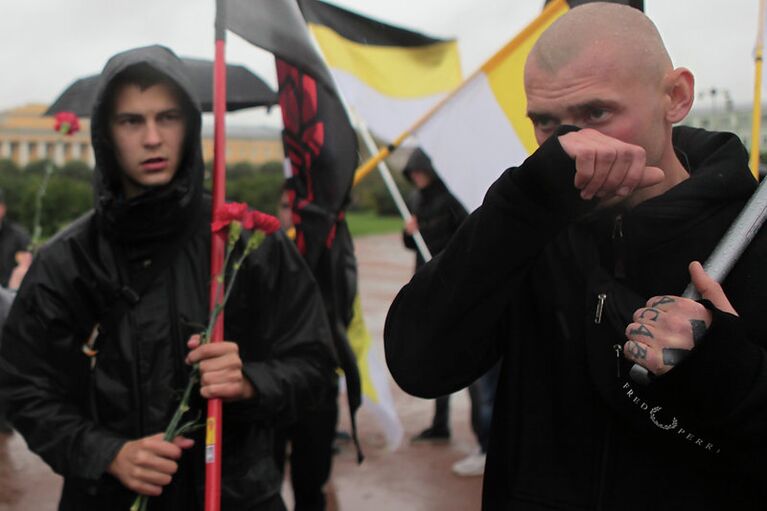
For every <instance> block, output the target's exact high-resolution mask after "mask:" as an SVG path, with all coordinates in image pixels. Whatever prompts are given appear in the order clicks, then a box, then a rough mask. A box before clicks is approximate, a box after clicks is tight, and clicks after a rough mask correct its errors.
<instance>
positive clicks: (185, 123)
mask: <svg viewBox="0 0 767 511" xmlns="http://www.w3.org/2000/svg"><path fill="white" fill-rule="evenodd" d="M191 90H192V89H191V87H190V84H189V83H188V79H187V77H186V75H185V71H184V69H183V64H182V63H181V61H180V60H179V59H178V58H177V57H176V56H175V55H174V54H173V53H172V52H171V51H170V50H168V49H166V48H163V47H159V46H152V47H146V48H139V49H135V50H130V51H127V52H124V53H121V54H118V55H116V56H114V57H113V58H112V59H110V61H109V62H108V63H107V65H106V66H105V68H104V71H103V73H102V75H101V82H100V86H99V94H98V97H97V101H96V104H95V106H94V109H93V115H92V140H93V147H94V151H95V154H96V162H97V164H96V169H95V171H94V188H95V209H94V210H93V211H91V212H90V213H88V214H86V215H85V216H84V217H83V218H81V219H79V220H78V221H76V222H75V223H74V224H73V225H72V226H70V227H69V228H67V229H66V230H64V231H63V232H62V233H60V234H58V235H57V236H56V237H55V238H54V239H53V240H51V241H50V242H49V243H48V244H47V245H46V246H45V247H44V248H43V249H41V250H40V252H39V254H38V256H37V257H36V258H35V261H34V263H33V265H32V267H31V268H30V270H29V272H28V274H27V276H26V279H25V281H24V283H23V285H22V286H21V289H20V290H19V293H18V296H17V298H16V301H15V303H14V305H13V308H12V310H11V313H10V316H9V318H8V321H7V323H6V327H5V330H4V335H3V344H2V348H1V349H0V364H2V365H1V366H0V368H1V369H2V385H3V386H4V387H5V388H6V389H7V392H8V395H9V400H10V417H11V420H12V422H13V424H14V426H15V427H16V429H18V431H19V432H20V433H21V434H22V435H23V436H24V438H25V440H26V441H27V443H28V444H29V446H30V448H31V449H32V450H33V451H34V452H36V453H37V454H39V455H40V456H41V457H42V458H43V459H44V460H45V461H46V462H47V463H48V464H49V465H50V466H51V467H52V468H53V469H54V470H55V471H56V472H58V473H59V474H61V475H63V476H64V489H63V493H62V496H61V502H60V507H59V509H62V510H78V511H82V510H91V509H92V510H105V509H126V510H127V509H128V507H129V506H130V503H131V501H132V499H133V494H134V492H138V493H141V494H145V495H150V496H153V497H154V498H153V500H152V502H151V504H150V508H151V509H165V510H181V509H184V510H194V509H201V508H202V505H201V502H202V494H203V488H204V482H205V481H204V472H205V468H204V467H205V462H204V460H205V457H204V452H203V451H204V443H203V438H202V434H203V433H201V432H200V433H197V434H194V435H193V436H191V437H189V438H184V437H177V438H175V439H174V440H172V441H171V442H166V441H164V440H163V439H162V435H161V432H162V431H163V430H164V429H165V427H166V425H167V424H168V422H169V419H170V416H171V414H172V413H173V410H174V409H175V407H176V405H177V404H178V398H179V395H180V391H181V390H182V389H183V387H184V386H185V384H186V381H187V379H188V373H189V370H190V364H191V363H195V362H200V371H201V388H200V391H199V395H198V396H197V399H196V400H195V401H196V402H194V403H193V406H192V408H193V410H200V411H201V413H202V414H203V415H204V413H205V409H204V406H203V404H204V401H203V400H202V399H199V396H201V397H203V398H214V397H217V398H221V399H223V400H224V401H225V405H224V419H223V420H224V426H223V445H222V457H223V469H222V472H223V474H222V484H221V489H222V508H223V509H242V510H245V509H247V510H254V509H258V510H280V509H284V504H283V503H282V500H281V498H280V495H279V489H280V482H281V481H280V476H279V471H278V470H277V468H276V467H275V465H274V462H273V460H272V456H271V449H272V435H273V428H274V427H275V425H277V424H280V423H281V422H289V421H292V420H295V418H296V416H298V415H299V414H300V413H301V410H302V409H303V408H304V407H306V406H308V404H309V403H311V402H313V401H316V400H317V399H318V398H319V396H318V395H317V392H318V390H317V389H323V388H327V386H328V381H329V379H330V378H331V377H332V375H333V373H332V368H333V362H332V357H331V355H330V351H329V349H328V346H326V345H325V343H324V341H323V339H326V338H327V337H328V335H327V330H326V329H327V324H326V321H325V318H324V311H323V308H322V302H321V299H320V297H319V295H318V293H317V291H316V286H315V284H314V281H313V279H312V278H311V276H310V274H309V272H308V270H307V268H306V266H305V264H304V263H303V261H302V259H301V257H300V255H299V254H298V253H297V252H296V250H295V248H294V246H293V244H292V243H291V242H290V241H289V240H288V239H287V238H286V237H285V236H284V234H283V233H282V232H277V233H275V234H273V235H270V236H268V237H267V238H266V239H265V241H264V242H263V243H262V245H261V247H260V248H259V249H258V250H257V251H255V252H254V253H252V254H251V255H250V256H248V258H247V260H246V263H245V264H244V265H243V267H242V269H241V270H240V274H239V276H238V278H237V284H236V287H235V289H234V290H233V293H232V295H231V297H230V299H229V302H228V304H227V307H226V321H225V339H231V340H234V341H236V342H229V341H225V342H222V343H217V344H207V345H204V346H199V345H198V341H197V339H196V338H195V337H193V334H195V333H199V332H200V331H201V330H202V328H203V325H205V324H206V322H207V317H208V303H209V302H208V293H209V279H210V261H209V253H210V248H209V247H210V229H211V226H210V223H211V213H210V209H211V205H210V199H209V198H208V197H207V196H205V195H204V194H203V189H202V184H203V162H202V154H201V149H200V123H201V115H200V110H199V108H198V106H197V104H196V99H195V98H194V96H193V93H192V92H191ZM86 354H87V355H86ZM193 415H194V413H192V416H193Z"/></svg>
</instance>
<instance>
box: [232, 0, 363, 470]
mask: <svg viewBox="0 0 767 511" xmlns="http://www.w3.org/2000/svg"><path fill="white" fill-rule="evenodd" d="M225 23H226V28H227V29H228V30H231V31H232V32H234V33H235V34H237V35H239V36H240V37H242V38H243V39H245V40H246V41H248V42H250V43H252V44H254V45H256V46H259V47H261V48H263V49H265V50H267V51H269V52H271V53H273V54H274V56H275V59H276V65H277V77H278V81H279V100H280V107H281V110H282V118H283V125H284V129H283V145H284V148H285V155H286V158H287V159H288V161H289V163H290V174H291V176H290V177H289V178H288V180H287V183H288V189H289V193H290V195H291V202H292V207H293V219H294V224H295V228H296V244H297V246H298V248H299V250H300V251H301V253H302V254H303V255H304V258H305V259H306V261H307V262H308V264H309V267H310V268H311V269H312V272H313V273H314V276H315V278H316V280H317V282H318V284H319V287H320V290H321V291H322V294H323V298H324V302H325V306H326V308H327V309H328V318H329V320H330V323H331V325H330V326H331V331H332V335H333V341H334V346H335V349H336V353H337V356H338V359H339V364H340V366H341V368H342V369H343V371H344V375H345V377H346V387H347V397H348V400H349V408H350V410H351V414H352V426H353V428H355V421H354V413H355V411H356V410H357V408H359V405H360V403H361V384H360V377H359V371H358V368H357V362H356V359H355V356H354V353H353V351H352V349H351V346H350V345H349V341H348V339H347V336H346V328H347V326H348V324H349V322H350V321H351V315H352V305H353V300H354V297H355V295H356V284H357V274H356V261H355V258H354V247H353V245H352V240H351V236H350V234H349V230H348V228H347V226H346V221H345V220H344V210H345V208H346V206H347V204H348V202H349V192H350V190H351V187H352V182H353V179H354V171H355V170H356V168H357V163H358V153H357V137H356V134H355V131H354V129H353V128H352V125H351V122H350V121H349V117H348V115H347V113H346V110H345V109H344V106H343V104H342V103H341V100H340V99H339V95H338V92H337V90H336V88H335V84H334V82H333V79H332V77H331V75H330V71H329V70H328V68H327V66H326V65H325V62H324V61H323V59H322V57H321V56H320V54H319V53H318V52H317V50H316V49H315V47H314V44H313V43H312V41H311V39H310V35H309V31H308V29H307V27H306V22H305V21H304V18H303V16H302V14H301V11H300V9H299V7H298V3H297V2H296V1H295V0H226V10H225ZM355 442H356V435H355ZM358 447H359V445H358ZM360 460H361V455H360Z"/></svg>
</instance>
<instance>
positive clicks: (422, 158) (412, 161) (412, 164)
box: [402, 147, 439, 183]
mask: <svg viewBox="0 0 767 511" xmlns="http://www.w3.org/2000/svg"><path fill="white" fill-rule="evenodd" d="M414 170H421V171H424V172H426V173H427V174H430V175H431V177H432V178H434V180H439V176H438V175H437V172H436V171H435V170H434V165H432V163H431V158H429V155H428V154H426V152H425V151H424V150H423V149H421V148H420V147H416V148H415V149H414V150H413V152H412V153H410V157H409V158H408V159H407V163H405V167H404V168H403V169H402V173H403V174H404V175H405V178H407V180H408V181H410V182H411V183H412V182H413V180H412V179H411V177H410V173H411V172H412V171H414Z"/></svg>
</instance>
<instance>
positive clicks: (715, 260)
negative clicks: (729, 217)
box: [629, 179, 767, 385]
mask: <svg viewBox="0 0 767 511" xmlns="http://www.w3.org/2000/svg"><path fill="white" fill-rule="evenodd" d="M765 218H767V179H765V180H763V181H762V183H761V184H760V185H759V188H757V189H756V191H755V192H754V194H753V195H752V196H751V198H750V199H749V201H748V203H747V204H746V205H745V206H744V207H743V211H741V212H740V215H738V218H736V219H735V221H734V222H733V223H732V225H731V226H730V228H729V229H728V230H727V232H726V233H725V234H724V236H723V237H722V239H721V241H719V244H717V246H716V248H715V249H714V251H713V252H712V253H711V255H710V256H709V258H708V260H707V261H706V264H704V265H703V269H704V270H706V273H708V275H709V276H710V277H711V278H712V279H714V280H715V281H717V282H720V283H721V282H722V281H724V279H725V278H727V274H728V273H730V270H731V269H732V267H733V266H735V263H737V262H738V259H739V258H740V256H741V255H742V254H743V251H744V250H746V248H747V247H748V245H749V244H750V243H751V240H753V239H754V236H756V234H757V233H758V232H759V229H761V227H762V224H764V220H765ZM682 296H684V297H685V298H690V299H692V300H697V299H698V298H700V295H699V294H698V292H697V290H696V289H695V287H694V286H693V285H692V283H690V285H688V286H687V289H685V291H684V293H683V294H682ZM629 375H630V376H631V378H632V379H633V380H634V381H635V382H637V383H641V384H643V385H647V384H648V383H650V381H651V377H650V373H649V371H647V369H645V368H644V367H642V366H640V365H638V364H634V366H633V367H632V368H631V371H630V373H629Z"/></svg>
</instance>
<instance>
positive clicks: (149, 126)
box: [144, 121, 162, 147]
mask: <svg viewBox="0 0 767 511" xmlns="http://www.w3.org/2000/svg"><path fill="white" fill-rule="evenodd" d="M161 142H162V136H161V135H160V129H159V127H158V126H157V123H156V122H154V121H148V122H147V123H146V129H145V130H144V145H145V146H149V147H154V146H158V145H160V143H161Z"/></svg>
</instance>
